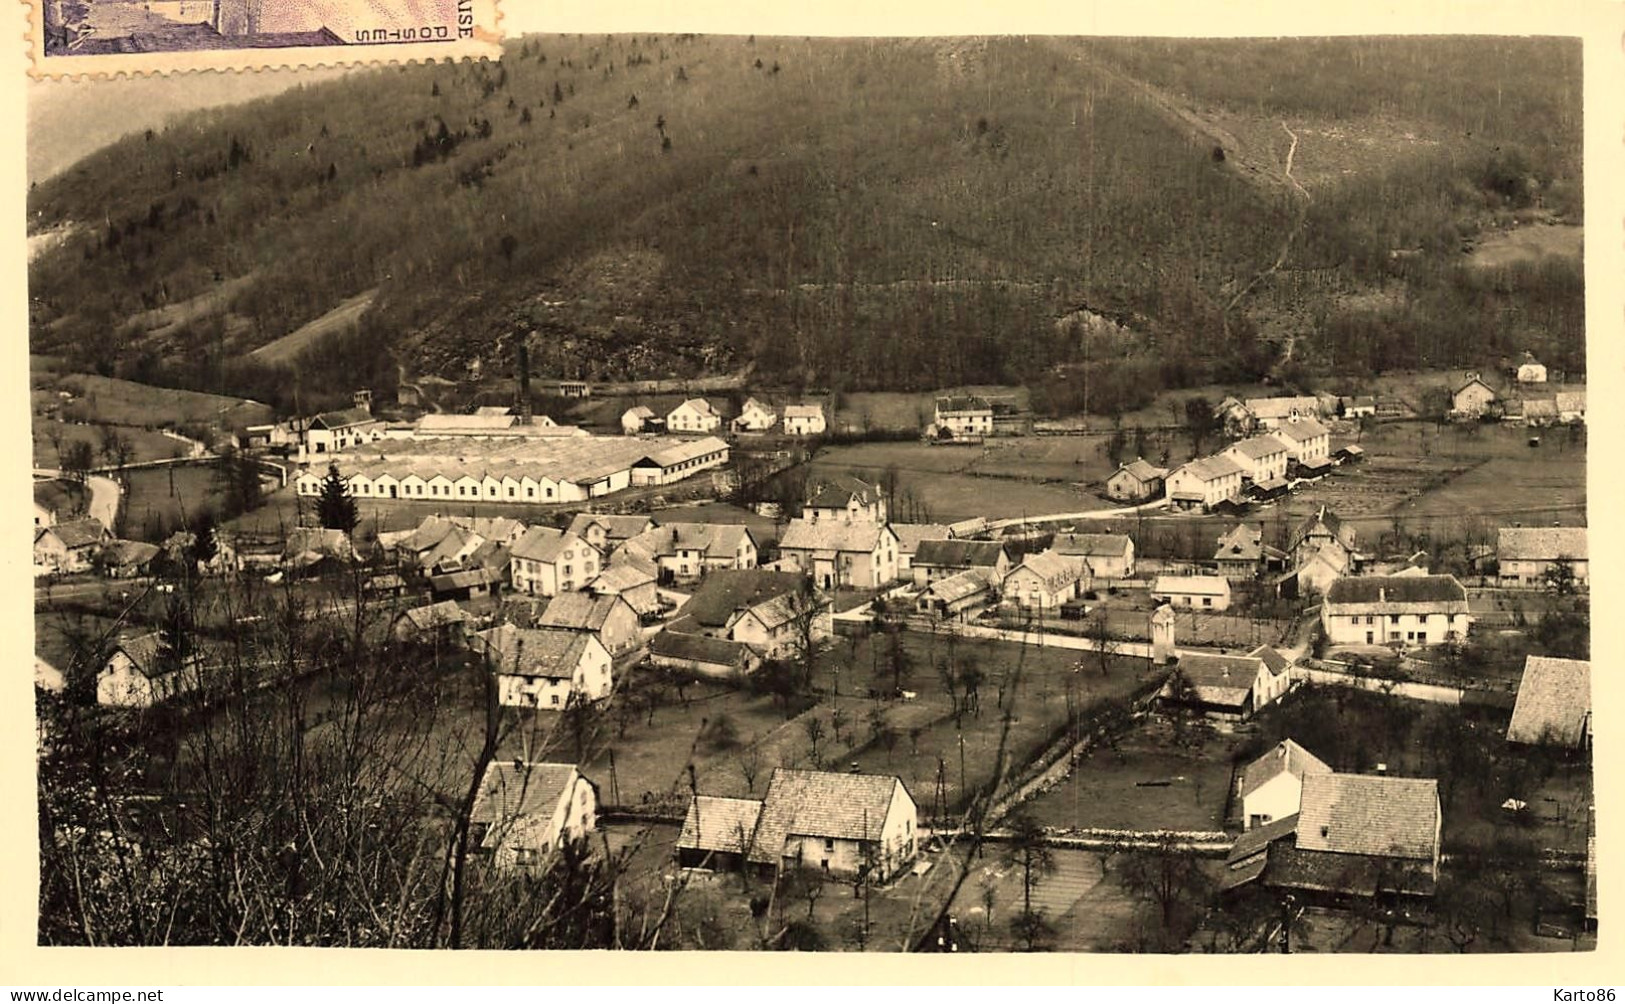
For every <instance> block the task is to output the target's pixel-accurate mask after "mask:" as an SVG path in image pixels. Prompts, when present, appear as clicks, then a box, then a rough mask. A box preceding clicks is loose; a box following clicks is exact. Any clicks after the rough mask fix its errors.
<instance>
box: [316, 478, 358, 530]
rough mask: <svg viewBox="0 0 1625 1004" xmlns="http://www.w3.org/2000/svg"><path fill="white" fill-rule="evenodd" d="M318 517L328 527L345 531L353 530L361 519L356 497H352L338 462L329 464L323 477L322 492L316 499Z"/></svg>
mask: <svg viewBox="0 0 1625 1004" xmlns="http://www.w3.org/2000/svg"><path fill="white" fill-rule="evenodd" d="M316 518H317V519H319V520H321V523H322V526H323V527H325V528H326V529H329V530H343V531H344V532H345V533H351V532H353V531H354V530H355V525H356V523H357V522H358V521H359V520H360V516H359V515H358V514H357V512H356V507H355V499H353V498H351V497H350V488H349V486H348V485H346V484H345V483H344V478H343V477H341V476H340V475H339V465H338V464H336V463H332V464H328V465H327V477H325V478H323V479H322V494H321V496H320V497H318V498H317V499H316Z"/></svg>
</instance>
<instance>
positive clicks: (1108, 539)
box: [1049, 533, 1134, 588]
mask: <svg viewBox="0 0 1625 1004" xmlns="http://www.w3.org/2000/svg"><path fill="white" fill-rule="evenodd" d="M1049 549H1050V550H1051V551H1054V552H1055V553H1056V554H1060V555H1065V556H1066V557H1069V558H1082V559H1083V561H1084V563H1085V564H1086V566H1087V569H1086V570H1087V572H1088V574H1089V576H1090V577H1092V578H1096V579H1132V578H1133V577H1134V539H1133V538H1132V537H1130V536H1129V535H1128V534H1126V533H1058V534H1056V535H1055V538H1054V539H1053V540H1051V541H1050V545H1049ZM1085 588H1087V586H1086V587H1085Z"/></svg>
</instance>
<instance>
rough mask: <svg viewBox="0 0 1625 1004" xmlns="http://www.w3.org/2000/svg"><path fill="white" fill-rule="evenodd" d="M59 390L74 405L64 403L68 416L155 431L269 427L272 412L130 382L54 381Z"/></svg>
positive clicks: (77, 377) (91, 377)
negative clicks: (185, 427) (180, 427)
mask: <svg viewBox="0 0 1625 1004" xmlns="http://www.w3.org/2000/svg"><path fill="white" fill-rule="evenodd" d="M56 386H57V388H59V389H61V390H66V391H68V392H70V393H72V394H73V395H74V397H75V399H76V400H72V401H67V402H64V403H63V405H62V407H63V408H64V413H65V414H66V413H68V411H67V410H68V409H73V412H72V413H73V414H74V417H76V418H80V419H82V420H83V421H86V422H95V423H101V424H104V425H129V426H140V427H142V428H148V429H156V428H161V427H164V426H177V425H209V426H216V427H219V428H225V429H231V428H236V427H238V426H241V425H254V424H257V423H262V422H269V421H271V418H272V415H271V408H270V406H269V405H265V404H261V403H259V402H258V401H249V400H247V399H245V398H238V397H222V396H220V395H218V394H202V393H199V392H197V391H190V390H176V389H175V388H172V387H154V386H151V385H149V384H144V383H135V382H134V381H131V380H117V379H114V378H112V377H104V376H96V375H95V374H90V373H72V374H68V375H66V376H63V377H61V378H60V379H59V380H57V381H56Z"/></svg>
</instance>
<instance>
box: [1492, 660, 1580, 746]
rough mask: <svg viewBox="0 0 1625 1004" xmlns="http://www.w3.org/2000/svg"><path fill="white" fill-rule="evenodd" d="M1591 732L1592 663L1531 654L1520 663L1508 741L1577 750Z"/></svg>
mask: <svg viewBox="0 0 1625 1004" xmlns="http://www.w3.org/2000/svg"><path fill="white" fill-rule="evenodd" d="M1590 731H1591V663H1590V662H1588V661H1583V660H1580V659H1553V658H1549V657H1547V656H1540V655H1531V656H1528V657H1527V658H1525V660H1524V664H1523V679H1522V680H1521V681H1519V683H1518V699H1517V703H1516V704H1514V705H1513V708H1512V722H1511V724H1509V725H1508V726H1507V740H1508V741H1509V742H1516V743H1530V744H1536V743H1550V744H1553V745H1557V746H1567V747H1570V748H1579V747H1581V746H1583V745H1584V744H1585V740H1586V737H1587V736H1588V735H1589V733H1590Z"/></svg>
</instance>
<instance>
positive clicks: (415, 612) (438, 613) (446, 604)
mask: <svg viewBox="0 0 1625 1004" xmlns="http://www.w3.org/2000/svg"><path fill="white" fill-rule="evenodd" d="M468 619H469V618H468V614H467V613H465V612H464V610H463V608H462V607H460V606H458V605H457V604H456V603H455V602H454V601H452V600H441V601H440V602H438V603H430V604H427V605H425V606H421V607H413V608H412V609H410V610H403V611H401V612H400V613H399V614H397V615H396V616H395V622H394V623H393V624H392V625H391V626H390V633H391V634H393V635H394V636H395V637H396V638H397V639H399V640H401V641H422V642H439V643H440V644H442V645H448V644H451V643H452V642H454V641H457V640H460V639H461V638H462V637H463V633H464V631H465V630H466V628H467V624H468Z"/></svg>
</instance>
